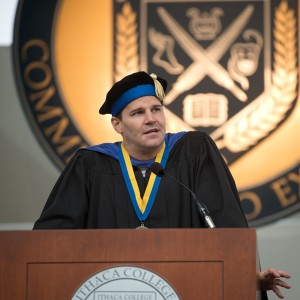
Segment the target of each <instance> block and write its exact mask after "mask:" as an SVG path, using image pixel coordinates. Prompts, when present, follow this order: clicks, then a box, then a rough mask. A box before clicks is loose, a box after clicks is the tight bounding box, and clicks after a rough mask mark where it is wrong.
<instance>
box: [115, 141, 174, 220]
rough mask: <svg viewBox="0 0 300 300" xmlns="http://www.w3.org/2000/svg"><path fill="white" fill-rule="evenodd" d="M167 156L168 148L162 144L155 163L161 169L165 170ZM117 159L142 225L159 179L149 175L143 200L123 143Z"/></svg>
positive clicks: (152, 200)
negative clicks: (160, 166) (157, 163)
mask: <svg viewBox="0 0 300 300" xmlns="http://www.w3.org/2000/svg"><path fill="white" fill-rule="evenodd" d="M168 156H169V147H168V145H167V144H166V143H165V142H164V143H163V147H162V148H161V150H160V152H159V153H158V154H157V156H156V159H155V161H156V162H159V163H160V164H161V165H162V167H163V168H165V166H166V163H167V160H168ZM118 157H119V162H120V165H121V169H122V173H123V177H124V179H125V183H126V186H127V189H128V192H129V195H130V198H131V201H132V204H133V207H134V210H135V212H136V214H137V216H138V218H139V220H140V221H141V222H142V223H143V222H144V221H145V220H146V219H147V218H148V216H149V213H150V211H151V209H152V206H153V203H154V200H155V197H156V194H157V190H158V187H159V184H160V181H161V177H158V176H156V175H155V174H154V173H151V175H150V178H149V181H148V184H147V187H146V191H145V194H144V196H143V198H141V194H140V189H139V186H138V183H137V181H136V178H135V175H134V171H133V167H132V164H131V160H130V156H129V153H128V152H127V150H126V149H125V146H124V143H122V144H121V147H120V149H119V153H118Z"/></svg>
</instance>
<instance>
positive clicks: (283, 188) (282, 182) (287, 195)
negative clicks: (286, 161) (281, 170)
mask: <svg viewBox="0 0 300 300" xmlns="http://www.w3.org/2000/svg"><path fill="white" fill-rule="evenodd" d="M291 181H294V182H296V183H298V184H299V181H300V179H299V175H297V174H296V173H289V174H287V176H285V177H282V178H279V179H277V180H276V181H273V182H272V183H271V188H272V189H273V190H274V192H275V194H276V195H277V197H278V200H279V202H280V204H281V206H282V207H286V206H289V205H291V204H293V203H295V202H296V201H297V200H298V197H297V194H295V193H293V190H292V188H291V186H290V182H291Z"/></svg>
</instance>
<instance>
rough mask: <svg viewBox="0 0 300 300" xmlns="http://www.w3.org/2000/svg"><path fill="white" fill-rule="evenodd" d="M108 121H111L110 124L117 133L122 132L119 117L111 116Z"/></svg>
mask: <svg viewBox="0 0 300 300" xmlns="http://www.w3.org/2000/svg"><path fill="white" fill-rule="evenodd" d="M110 122H111V125H112V126H113V128H114V130H115V131H116V132H117V133H119V134H122V133H123V130H122V124H121V123H122V122H121V120H120V119H119V118H117V117H112V118H111V119H110Z"/></svg>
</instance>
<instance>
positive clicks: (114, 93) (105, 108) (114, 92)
mask: <svg viewBox="0 0 300 300" xmlns="http://www.w3.org/2000/svg"><path fill="white" fill-rule="evenodd" d="M157 80H158V81H159V82H160V83H161V85H162V87H163V89H164V91H165V92H166V89H167V84H168V83H167V81H166V80H165V79H162V78H160V77H157ZM149 84H150V85H153V86H154V80H153V78H152V77H151V76H150V75H149V74H147V73H146V72H144V71H140V72H136V73H132V74H130V75H128V76H126V77H124V78H123V79H121V80H120V81H117V82H116V83H115V84H114V85H113V86H112V88H111V89H110V90H109V91H108V93H107V94H106V99H105V102H104V103H103V105H102V106H101V108H100V110H99V113H100V114H102V115H105V114H112V106H113V105H114V104H115V103H116V102H117V101H118V100H119V101H120V97H121V96H122V95H123V94H124V93H126V92H127V91H129V90H131V89H133V88H135V87H137V86H142V85H149ZM129 93H130V92H129ZM146 95H148V94H147V91H146V90H145V95H144V96H146ZM149 95H151V94H149ZM134 99H135V98H134V96H133V97H132V100H131V101H133V100H134ZM127 104H128V103H127Z"/></svg>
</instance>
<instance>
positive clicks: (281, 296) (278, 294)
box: [273, 285, 284, 299]
mask: <svg viewBox="0 0 300 300" xmlns="http://www.w3.org/2000/svg"><path fill="white" fill-rule="evenodd" d="M273 292H274V293H275V294H276V295H277V296H278V297H279V298H281V299H283V298H284V295H283V294H282V293H281V291H280V289H279V288H278V287H277V286H276V285H274V286H273Z"/></svg>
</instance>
